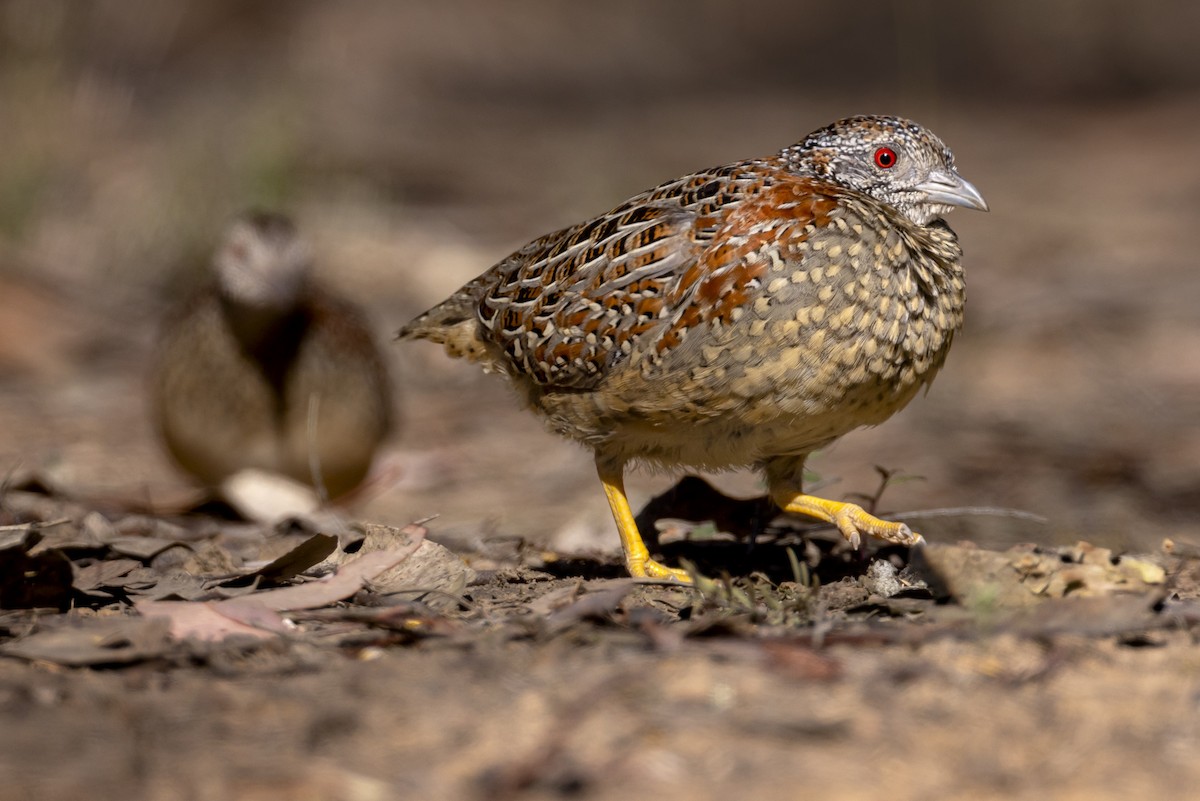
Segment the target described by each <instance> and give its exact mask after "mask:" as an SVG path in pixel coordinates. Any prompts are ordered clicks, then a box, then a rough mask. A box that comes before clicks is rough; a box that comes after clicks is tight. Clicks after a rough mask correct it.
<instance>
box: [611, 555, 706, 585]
mask: <svg viewBox="0 0 1200 801" xmlns="http://www.w3.org/2000/svg"><path fill="white" fill-rule="evenodd" d="M625 566H626V567H627V568H628V569H629V575H631V576H633V577H634V578H655V579H666V580H667V581H678V582H679V583H680V584H691V583H692V577H691V576H690V575H688V572H687V571H686V570H681V569H679V568H677V567H667V566H666V565H664V564H663V563H661V562H658V561H655V560H654V559H651V558H649V557H643V558H641V559H637V558H634V557H630V558H628V559H626V560H625Z"/></svg>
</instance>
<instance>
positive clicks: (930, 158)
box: [782, 116, 988, 225]
mask: <svg viewBox="0 0 1200 801" xmlns="http://www.w3.org/2000/svg"><path fill="white" fill-rule="evenodd" d="M782 156H783V158H784V159H786V160H787V161H788V162H789V163H790V164H791V167H792V169H793V170H795V171H796V172H798V173H800V174H802V175H811V176H813V177H815V178H820V179H822V180H825V181H829V182H830V183H834V184H837V185H838V186H843V187H846V188H847V189H853V190H856V191H858V192H862V193H863V194H867V195H870V196H871V197H873V198H875V199H876V200H878V201H880V202H882V203H886V204H888V205H889V206H892V207H894V208H895V209H897V210H898V211H900V212H901V213H902V214H904V215H905V216H906V217H908V218H909V219H910V220H912V221H913V222H914V223H916V224H917V225H927V224H928V223H929V222H930V221H931V220H934V219H937V218H938V217H942V216H943V215H945V214H947V213H949V212H950V211H952V210H953V209H954V208H955V207H956V206H962V207H964V208H969V209H978V210H980V211H987V210H988V205H987V202H986V201H984V199H983V195H981V194H979V190H977V189H976V188H975V187H974V186H972V185H971V183H970V182H969V181H967V180H966V179H964V178H963V177H962V176H960V175H959V174H958V171H957V170H956V169H955V168H954V154H953V153H951V152H950V148H948V147H946V145H945V144H943V142H942V140H941V139H938V138H937V137H936V136H934V134H933V133H932V132H931V131H929V130H926V129H925V128H923V127H921V126H920V125H918V124H916V123H915V122H910V121H909V120H905V119H901V118H900V117H874V116H861V117H849V118H847V119H844V120H839V121H838V122H835V123H833V124H832V125H829V126H827V127H825V128H821V129H820V130H817V131H813V132H812V133H811V134H809V135H808V136H807V137H805V138H804V140H803V141H801V142H800V143H798V144H796V145H793V146H791V147H789V148H786V149H785V150H784V151H783V153H782Z"/></svg>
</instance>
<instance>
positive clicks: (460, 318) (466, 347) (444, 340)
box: [396, 284, 487, 361]
mask: <svg viewBox="0 0 1200 801" xmlns="http://www.w3.org/2000/svg"><path fill="white" fill-rule="evenodd" d="M469 288H470V284H468V285H467V286H465V287H463V288H462V289H461V290H459V291H458V292H456V293H454V294H453V295H452V296H450V297H449V298H447V299H446V300H444V301H443V302H441V303H439V304H438V305H436V306H434V307H433V308H432V309H430V310H429V311H427V312H425V313H423V314H420V315H418V316H417V317H416V318H415V319H414V320H413V321H412V322H410V323H408V324H407V325H405V326H404V327H403V328H401V329H400V330H399V331H397V332H396V339H427V340H429V341H430V342H436V343H438V344H439V345H444V346H445V348H446V352H447V353H449V354H450V355H451V356H455V357H461V358H465V359H469V360H471V361H479V360H481V359H484V358H485V357H486V353H487V346H486V344H485V343H484V342H483V340H482V339H480V336H479V335H480V324H479V320H478V318H477V317H476V305H477V304H478V301H477V300H476V299H475V298H474V297H473V293H469V292H467V291H466V290H468V289H469Z"/></svg>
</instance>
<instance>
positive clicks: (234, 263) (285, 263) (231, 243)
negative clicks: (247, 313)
mask: <svg viewBox="0 0 1200 801" xmlns="http://www.w3.org/2000/svg"><path fill="white" fill-rule="evenodd" d="M311 265H312V251H311V249H310V248H309V246H308V243H307V242H305V241H304V240H303V239H302V238H301V237H300V236H299V235H298V234H297V233H296V227H295V226H294V225H293V224H292V222H291V220H289V219H288V218H287V217H284V216H282V215H280V214H273V213H269V212H260V211H259V212H250V213H248V214H243V215H242V216H240V217H238V218H237V219H236V220H234V221H233V223H232V224H231V225H230V226H229V228H228V230H227V231H226V232H225V237H224V239H223V240H222V242H221V245H220V247H219V248H218V249H217V253H216V256H215V257H214V259H213V267H214V270H215V272H216V278H217V287H218V290H219V291H220V293H221V295H222V296H224V297H225V299H226V300H228V301H229V302H231V303H234V304H237V305H239V306H242V307H245V308H255V309H262V310H264V311H285V310H287V309H289V308H290V307H291V306H292V305H293V304H294V303H295V302H296V298H297V297H298V296H299V294H300V292H301V290H302V288H303V286H304V283H305V281H306V280H307V277H308V272H309V268H310V267H311Z"/></svg>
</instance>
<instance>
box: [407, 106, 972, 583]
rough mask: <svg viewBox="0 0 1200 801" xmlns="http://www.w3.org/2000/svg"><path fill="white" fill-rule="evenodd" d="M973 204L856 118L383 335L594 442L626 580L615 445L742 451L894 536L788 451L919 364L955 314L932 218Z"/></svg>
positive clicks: (585, 232)
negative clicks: (807, 472) (469, 369)
mask: <svg viewBox="0 0 1200 801" xmlns="http://www.w3.org/2000/svg"><path fill="white" fill-rule="evenodd" d="M955 206H965V207H967V208H973V209H980V210H982V211H986V210H987V204H986V203H985V202H984V200H983V197H982V196H981V195H980V194H979V192H978V191H977V190H976V189H975V187H973V186H972V185H971V184H970V183H968V182H967V181H965V180H963V179H962V178H961V177H960V176H959V175H958V173H957V171H956V170H955V167H954V156H953V155H952V154H951V153H950V150H949V149H948V148H947V147H946V146H945V145H944V144H943V143H942V142H941V140H939V139H938V138H937V137H936V136H934V135H933V134H932V133H930V132H929V131H928V130H926V129H925V128H923V127H921V126H919V125H917V124H915V123H913V122H910V121H908V120H903V119H898V118H895V117H879V116H861V117H852V118H849V119H845V120H841V121H840V122H836V123H834V124H832V125H830V126H828V127H826V128H822V129H820V130H818V131H814V132H813V133H811V134H809V135H808V136H807V137H805V138H804V139H803V140H802V141H801V142H799V143H798V144H795V145H792V146H790V147H787V148H784V149H783V150H782V151H781V152H780V153H778V154H777V155H774V156H770V157H768V158H762V159H753V160H750V161H742V162H738V163H735V164H729V165H727V166H724V167H717V168H715V169H711V170H705V171H703V172H698V173H695V174H692V175H686V176H684V177H682V178H677V179H675V180H673V181H668V182H667V183H664V184H662V185H661V186H658V187H656V188H654V189H651V190H649V191H647V192H643V193H642V194H640V195H637V196H635V197H633V198H631V199H630V200H627V201H626V202H624V203H622V204H621V205H619V206H617V207H616V208H615V209H613V210H612V211H610V212H608V213H607V214H603V215H601V216H599V217H596V218H594V219H591V220H588V221H586V222H582V223H579V224H578V225H573V226H570V227H568V228H564V229H562V230H561V231H556V232H554V233H552V234H547V235H546V236H543V237H541V238H540V239H537V240H535V241H533V242H530V243H529V244H528V245H526V246H525V247H523V248H521V249H520V250H518V251H516V252H515V253H513V254H512V255H510V256H508V257H507V258H505V259H504V260H503V261H501V262H499V263H498V264H496V265H495V266H494V267H492V268H491V269H490V270H488V271H487V272H485V273H484V274H483V275H481V276H479V277H478V278H476V279H474V280H473V281H471V282H470V283H468V284H467V285H466V286H464V287H462V288H461V289H459V290H458V291H457V292H455V293H454V294H453V295H451V296H450V298H448V299H447V300H446V301H444V302H443V303H441V304H439V305H437V306H435V307H434V308H432V309H430V310H429V311H427V312H425V313H424V314H422V315H421V316H420V317H418V318H417V319H415V320H414V321H412V322H411V323H410V324H409V325H407V326H406V327H405V328H403V329H402V330H401V331H400V337H402V338H414V339H428V340H432V341H434V342H439V343H442V344H443V345H444V346H445V347H446V350H447V351H448V352H449V353H450V354H451V355H452V356H462V357H466V358H468V359H471V360H475V361H479V362H482V364H483V366H484V368H485V369H489V370H496V371H499V372H503V373H504V374H506V375H507V376H508V377H509V378H510V379H511V381H512V383H513V384H514V386H516V388H517V389H518V390H519V391H520V393H521V395H522V396H523V397H524V399H525V402H526V403H527V404H528V405H529V406H530V407H531V408H532V409H533V410H534V411H536V412H538V413H539V414H541V415H542V416H543V417H544V418H545V420H546V423H547V425H548V426H549V428H551V429H552V430H554V431H557V432H558V433H560V434H562V435H564V436H567V437H570V438H572V439H575V440H578V441H579V442H581V443H584V444H586V445H588V446H590V447H591V448H592V449H594V451H595V455H596V467H597V469H598V471H599V474H600V480H601V482H602V483H603V484H604V489H605V492H606V493H607V495H608V501H609V505H610V506H611V508H612V513H613V517H614V518H615V520H616V524H617V529H618V532H619V533H620V536H621V543H622V545H623V547H624V551H625V562H626V565H627V566H628V568H629V572H630V573H631V574H632V575H634V576H653V577H661V578H675V579H679V580H684V581H686V580H687V576H686V574H685V573H684V572H683V571H681V570H678V569H672V568H668V567H665V566H663V565H661V564H659V563H658V562H656V561H654V560H652V559H651V558H650V555H649V553H648V552H647V549H646V546H645V544H644V543H643V541H642V538H641V536H640V534H639V533H638V530H637V526H636V524H635V523H634V517H633V514H632V512H631V510H630V507H629V502H628V500H627V499H626V497H625V490H624V483H623V482H624V468H625V465H626V464H627V463H629V462H643V463H648V464H650V465H654V466H665V467H670V466H675V465H691V466H695V467H699V468H704V469H710V470H720V469H725V468H735V467H743V466H752V465H753V466H758V467H760V468H761V469H762V470H763V471H764V472H765V475H766V479H767V482H768V485H769V490H770V494H771V497H772V498H773V499H774V500H775V502H776V503H778V505H779V506H780V507H781V508H782V509H784V510H785V511H787V512H791V513H798V514H803V515H808V516H811V517H815V518H817V519H820V520H823V521H827V522H830V523H833V524H835V525H837V527H838V529H839V530H840V531H841V532H842V534H843V535H844V536H845V537H846V539H848V540H849V541H850V542H852V543H855V544H856V545H857V544H858V543H859V541H860V537H861V535H862V534H869V535H872V536H875V537H878V538H881V539H884V540H888V541H891V542H897V543H903V544H911V543H915V542H917V541H919V540H920V536H919V535H918V534H916V533H914V532H913V531H911V530H910V529H909V528H908V526H906V525H904V524H901V523H890V522H887V521H884V520H880V519H878V518H876V517H873V516H872V515H870V514H867V512H866V511H864V510H863V509H862V508H860V507H859V506H856V505H854V504H849V503H841V502H838V501H831V500H825V499H822V498H817V497H813V496H810V495H805V494H803V492H802V491H801V484H800V480H801V473H802V469H803V466H804V460H805V458H806V456H807V455H808V454H809V453H811V452H812V451H814V450H816V449H818V448H820V447H822V446H824V445H827V444H828V443H830V442H832V441H833V440H834V439H836V438H837V437H840V436H841V435H843V434H845V433H847V432H849V431H851V430H853V429H855V428H858V427H860V426H867V425H874V424H877V423H881V422H883V421H884V420H886V419H887V418H888V417H890V416H891V415H892V414H894V413H895V412H897V411H899V410H900V409H901V408H903V407H904V406H905V405H906V404H907V403H908V402H909V401H910V400H911V399H912V397H913V396H914V395H915V394H916V393H917V391H918V390H919V389H920V388H921V387H923V386H925V385H927V384H928V383H929V382H930V381H932V380H933V377H934V375H935V374H936V373H937V371H938V369H939V368H940V367H941V366H942V363H943V361H944V360H945V358H946V353H947V351H948V350H949V348H950V342H951V340H952V339H953V337H954V333H955V332H956V331H957V330H958V328H959V326H960V324H961V322H962V314H963V302H964V298H965V295H964V286H963V268H962V265H961V263H960V258H961V255H962V251H961V250H960V248H959V245H958V240H957V237H956V236H955V234H954V232H953V231H951V230H950V228H949V227H947V225H946V223H945V222H944V221H943V220H942V216H943V215H945V214H946V213H948V212H949V211H951V210H952V209H953V208H954V207H955Z"/></svg>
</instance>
